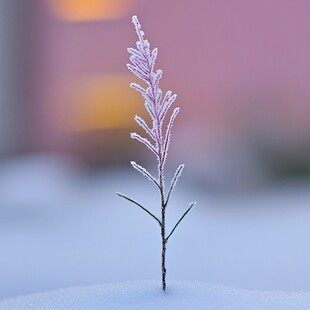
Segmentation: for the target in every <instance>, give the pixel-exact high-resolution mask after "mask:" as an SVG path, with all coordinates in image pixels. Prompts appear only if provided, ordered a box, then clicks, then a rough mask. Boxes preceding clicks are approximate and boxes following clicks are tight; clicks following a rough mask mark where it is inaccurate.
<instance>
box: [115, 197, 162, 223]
mask: <svg viewBox="0 0 310 310" xmlns="http://www.w3.org/2000/svg"><path fill="white" fill-rule="evenodd" d="M115 194H116V195H118V196H120V197H122V198H124V199H126V200H128V201H130V202H132V203H134V204H135V205H137V206H138V207H140V208H141V209H142V210H143V211H145V212H146V213H148V214H149V215H150V216H151V217H152V218H153V219H155V220H156V222H157V223H158V224H159V226H160V227H161V221H160V220H159V219H158V218H157V217H156V216H155V215H154V214H152V213H151V212H150V211H149V210H147V209H146V208H144V207H143V206H142V205H141V204H140V203H138V202H137V201H135V200H133V199H132V198H129V197H127V196H126V195H124V194H121V193H115Z"/></svg>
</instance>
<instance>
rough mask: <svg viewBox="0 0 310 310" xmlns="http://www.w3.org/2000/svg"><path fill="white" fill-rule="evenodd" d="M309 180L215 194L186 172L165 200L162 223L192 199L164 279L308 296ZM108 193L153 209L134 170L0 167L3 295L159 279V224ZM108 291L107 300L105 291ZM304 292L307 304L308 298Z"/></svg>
mask: <svg viewBox="0 0 310 310" xmlns="http://www.w3.org/2000/svg"><path fill="white" fill-rule="evenodd" d="M309 185H310V183H303V184H298V185H297V184H295V185H292V186H286V187H280V188H277V189H269V190H268V191H264V192H260V193H256V194H253V195H251V196H247V197H245V196H244V197H239V198H238V197H234V198H233V197H230V198H227V197H226V198H220V197H218V198H215V197H212V196H210V195H209V194H208V192H207V191H202V190H201V189H197V188H196V189H195V188H194V187H192V186H191V185H190V184H189V183H188V182H187V181H186V171H185V173H184V178H182V179H181V180H180V183H179V184H178V186H177V188H176V191H175V193H174V197H173V199H172V200H171V205H170V207H169V210H168V226H169V227H172V226H173V224H174V223H175V221H176V220H177V219H178V216H179V215H180V214H181V213H182V212H183V211H184V210H185V208H186V207H187V203H188V202H189V201H192V200H195V201H197V202H198V204H197V207H196V208H195V209H194V210H193V212H192V213H191V214H189V215H188V217H187V218H185V220H184V221H183V222H182V224H181V225H180V226H179V227H178V230H177V231H176V232H175V234H174V235H173V236H172V237H171V239H170V241H169V244H168V253H167V255H168V261H167V267H168V274H167V277H168V281H169V280H172V279H173V280H186V281H201V282H205V283H218V284H221V285H225V286H233V287H236V288H243V289H256V290H270V291H279V290H282V291H309V292H310V281H309V279H310V268H309V262H310V247H309V239H310V224H309V223H310V208H309V205H310V191H309ZM115 191H120V192H123V193H126V194H128V195H131V196H133V197H135V198H136V199H137V200H138V201H140V202H141V203H143V204H144V205H145V206H149V208H150V209H152V210H153V211H154V212H157V213H158V211H159V210H158V206H157V201H158V197H157V193H156V189H155V188H154V187H153V185H152V184H151V183H150V182H147V181H146V180H144V179H143V177H142V176H140V175H139V174H137V173H136V172H135V171H133V170H128V171H109V172H107V171H102V172H101V173H100V172H98V173H97V174H96V175H88V176H87V175H81V174H79V172H78V171H77V170H76V169H75V168H74V166H70V165H68V164H67V163H66V162H63V161H62V160H58V159H55V158H44V157H42V158H41V157H38V158H28V159H23V160H16V162H13V163H10V164H4V165H3V166H2V167H0V251H1V253H0V299H3V298H9V297H15V296H18V295H24V294H31V293H40V292H44V291H48V290H54V289H59V288H65V287H69V286H86V285H94V284H102V283H118V282H123V281H132V280H145V279H159V278H160V237H159V227H158V225H157V224H156V222H154V220H153V219H152V218H150V217H149V216H148V215H147V214H145V213H144V212H142V211H141V210H140V209H138V208H137V207H136V206H134V205H130V204H129V203H128V202H126V201H125V200H122V199H120V198H119V197H117V196H115V194H114V193H115ZM152 285H153V284H152ZM152 285H151V284H150V285H149V286H147V288H146V290H151V289H152V287H153V286H152ZM184 285H185V286H184ZM104 287H105V286H104ZM135 287H136V286H134V287H133V288H132V289H133V292H134V288H135ZM184 287H186V284H180V287H179V288H176V294H179V293H177V291H178V290H180V292H181V291H186V290H187V289H188V290H189V292H192V293H193V295H194V296H195V293H194V291H191V290H195V289H196V288H187V289H185V288H184ZM199 287H200V288H199V291H200V292H201V291H205V290H206V291H208V290H209V286H208V285H207V284H205V285H202V286H199ZM215 288H216V287H215ZM100 289H101V288H100V287H98V288H97V289H95V292H98V291H99V290H100ZM214 290H215V291H216V290H217V289H214ZM86 291H87V290H86ZM138 291H139V290H138V289H137V290H136V293H134V294H138ZM70 292H72V294H75V293H76V292H78V289H76V290H75V289H73V290H72V291H70ZM208 292H209V291H208ZM242 292H243V291H238V290H229V289H227V294H228V295H231V294H232V295H234V296H235V297H236V296H241V295H242V296H243V297H242V298H244V300H245V301H244V302H246V300H247V298H250V297H249V296H252V295H251V294H252V293H250V292H247V293H246V294H243V293H242ZM209 293H210V292H209ZM55 294H56V295H57V294H61V292H60V293H55ZM94 294H95V293H94ZM109 294H110V293H109ZM214 294H215V293H214ZM253 294H254V293H253ZM255 294H256V293H255ZM255 294H254V295H255ZM259 294H263V295H259V296H267V297H266V299H264V300H273V297H272V296H276V298H275V299H276V300H278V297H279V296H280V297H281V296H282V295H281V294H280V293H277V294H275V295H273V294H271V295H268V294H267V295H265V293H259ZM294 294H295V293H293V294H291V293H290V294H288V295H285V298H286V299H285V298H284V299H283V300H282V301H283V302H288V300H290V298H291V297H290V296H295V295H294ZM296 294H297V293H296ZM56 295H55V296H56ZM297 295H298V294H297ZM48 296H54V295H53V294H52V295H48ZM108 296H109V297H108V298H114V297H113V296H114V295H113V293H112V292H111V294H110V295H108ZM115 296H116V295H115ZM255 296H256V295H255ZM268 296H270V298H269V297H268ZM302 296H303V297H302V298H305V299H306V300H307V302H308V299H309V297H308V295H302ZM128 298H129V297H128ZM152 298H153V297H152ZM160 298H161V297H160ZM236 298H237V297H236ZM240 298H241V297H240ZM280 299H281V298H280ZM280 299H279V300H280ZM282 301H281V302H282ZM281 302H280V303H281ZM292 302H293V301H292ZM163 303H164V301H163ZM309 308H310V306H309V307H308V308H307V309H309ZM0 309H6V308H0ZM8 309H9V308H8ZM12 309H15V308H12ZM30 309H31V308H30ZM35 309H37V308H35ZM38 309H39V308H38ZM57 309H58V308H57ZM59 309H61V308H59ZM85 309H86V308H85ZM93 309H95V308H93ZM110 309H113V308H110ZM197 309H198V308H197ZM218 309H225V308H224V307H222V308H220V307H219V308H218ZM228 309H232V308H228ZM239 309H243V308H239ZM244 309H245V308H244ZM246 309H251V308H246ZM253 309H254V308H253ZM261 309H268V308H267V307H265V308H261ZM270 309H277V308H270ZM279 309H282V308H279ZM283 309H284V308H283ZM287 309H294V308H293V307H292V308H287ZM296 309H303V308H298V307H297V308H296ZM305 309H306V308H305Z"/></svg>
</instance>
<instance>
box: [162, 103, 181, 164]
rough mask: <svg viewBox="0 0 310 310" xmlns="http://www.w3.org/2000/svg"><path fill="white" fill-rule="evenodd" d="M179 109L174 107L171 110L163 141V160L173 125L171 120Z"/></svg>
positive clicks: (166, 153)
mask: <svg viewBox="0 0 310 310" xmlns="http://www.w3.org/2000/svg"><path fill="white" fill-rule="evenodd" d="M179 111H180V108H175V109H174V110H173V112H172V115H171V117H170V120H169V123H168V125H167V131H166V135H165V142H164V153H163V162H166V159H167V155H168V149H169V144H170V136H171V129H172V126H173V122H174V120H175V118H176V116H177V115H178V113H179Z"/></svg>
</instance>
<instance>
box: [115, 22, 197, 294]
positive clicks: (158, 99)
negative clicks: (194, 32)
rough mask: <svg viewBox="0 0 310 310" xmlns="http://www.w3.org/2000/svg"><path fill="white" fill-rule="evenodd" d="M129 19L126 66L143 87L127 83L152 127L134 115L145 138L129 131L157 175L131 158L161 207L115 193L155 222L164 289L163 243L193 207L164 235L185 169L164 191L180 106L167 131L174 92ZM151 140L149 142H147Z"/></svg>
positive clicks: (135, 24)
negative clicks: (164, 85)
mask: <svg viewBox="0 0 310 310" xmlns="http://www.w3.org/2000/svg"><path fill="white" fill-rule="evenodd" d="M132 22H133V24H134V26H135V28H136V32H137V35H138V41H137V43H136V46H137V48H136V49H135V48H128V52H129V53H130V54H131V56H130V61H131V64H127V67H128V69H129V70H130V71H131V72H132V73H134V74H135V75H136V76H137V77H138V78H140V79H141V80H142V81H143V82H145V84H146V87H145V88H144V87H142V86H140V85H139V84H137V83H131V84H130V86H131V87H132V88H134V89H135V90H137V91H138V92H139V93H141V95H142V96H143V98H144V105H145V108H146V110H147V112H148V114H149V115H150V117H151V120H152V126H151V127H150V126H149V125H148V124H147V123H146V122H145V121H144V120H143V119H142V118H141V117H140V116H138V115H136V116H135V121H136V122H137V123H138V125H139V126H140V127H142V128H143V129H144V131H145V132H146V134H147V136H148V138H144V137H142V136H140V135H139V134H137V133H135V132H134V133H131V138H132V139H135V140H137V141H139V142H141V143H142V144H144V145H145V146H146V147H147V148H148V149H149V150H150V151H151V152H152V153H153V154H154V155H155V157H156V159H157V163H158V176H157V177H155V176H153V175H152V174H151V173H150V172H148V171H147V170H146V169H145V168H143V167H142V166H140V165H138V164H137V163H136V162H134V161H131V165H132V166H133V168H135V169H136V170H137V171H139V172H140V173H142V174H143V175H144V176H145V177H147V178H148V179H149V180H150V181H152V182H153V183H154V184H155V186H156V187H157V188H158V190H159V194H160V206H161V217H160V218H158V217H157V216H155V215H154V214H153V213H151V212H150V211H149V210H147V209H146V208H145V207H143V206H142V205H141V204H140V203H138V202H137V201H136V200H134V199H132V198H129V197H128V196H126V195H124V194H121V193H116V194H117V195H119V196H120V197H122V198H125V199H126V200H128V201H130V202H131V203H133V204H135V205H137V206H138V207H140V208H141V209H142V210H144V211H145V212H147V213H148V214H149V215H150V216H151V217H152V218H153V219H155V220H156V222H157V223H158V224H159V227H160V232H161V241H162V255H161V269H162V289H163V290H164V291H165V290H166V245H167V243H168V241H169V239H170V237H171V236H172V234H173V233H174V231H175V229H176V228H177V226H178V225H179V224H180V222H181V221H182V220H183V218H184V217H185V216H186V215H187V213H188V212H189V211H190V210H191V209H192V207H193V206H194V203H190V204H189V207H188V209H187V210H186V211H185V212H184V214H183V215H182V216H181V217H180V219H179V220H178V222H177V223H176V224H175V226H174V227H173V229H172V230H171V231H170V233H169V234H166V208H167V205H168V202H169V199H170V196H171V194H172V192H173V189H174V188H175V185H176V183H177V181H178V179H179V177H180V176H181V173H182V171H183V169H184V165H180V166H179V167H178V168H177V170H176V172H175V175H174V177H173V179H172V180H171V184H170V186H169V188H168V191H167V193H166V191H165V183H164V168H165V164H166V160H167V155H168V149H169V144H170V137H171V130H172V126H173V122H174V120H175V118H176V116H177V115H178V113H179V110H180V109H179V108H178V107H177V108H175V109H174V110H173V111H172V113H171V116H170V119H169V121H168V125H167V128H166V130H164V129H163V123H164V121H165V117H166V115H167V113H168V111H169V108H170V107H171V105H172V104H173V103H174V101H175V99H176V97H177V96H176V94H172V92H171V91H170V90H169V91H167V92H166V94H165V95H164V96H163V93H162V90H161V89H160V87H159V82H160V79H161V77H162V70H159V69H158V70H156V71H154V66H155V60H156V57H157V52H158V50H157V48H155V49H153V50H152V51H151V50H150V43H149V42H148V40H145V39H144V32H143V31H142V30H141V25H140V23H139V21H138V18H137V16H133V17H132ZM150 140H151V141H150Z"/></svg>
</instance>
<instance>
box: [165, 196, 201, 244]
mask: <svg viewBox="0 0 310 310" xmlns="http://www.w3.org/2000/svg"><path fill="white" fill-rule="evenodd" d="M194 205H195V202H191V203H190V205H189V208H188V209H187V210H186V211H185V212H184V214H183V215H182V216H181V217H180V219H179V220H178V222H177V223H176V224H175V226H174V227H173V229H172V230H171V233H170V234H169V235H168V237H167V238H166V239H165V241H166V242H168V240H169V238H170V237H171V235H172V234H173V233H174V231H175V229H176V228H177V227H178V226H179V224H180V223H181V221H182V220H183V219H184V217H185V216H186V214H187V213H188V212H189V211H190V210H191V209H192V208H193V207H194Z"/></svg>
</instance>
